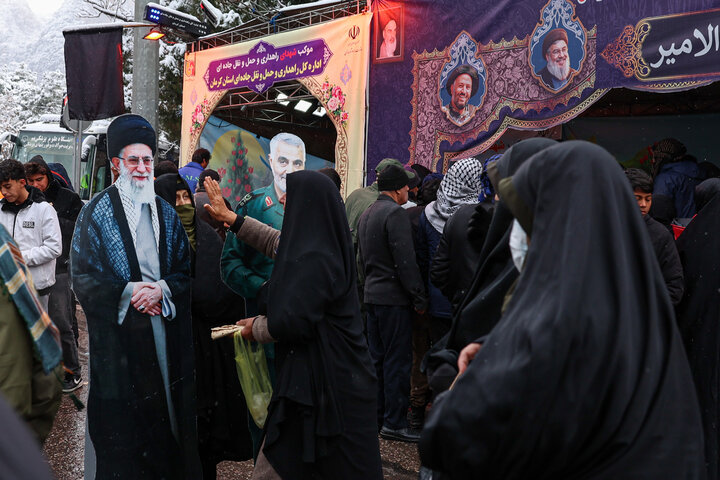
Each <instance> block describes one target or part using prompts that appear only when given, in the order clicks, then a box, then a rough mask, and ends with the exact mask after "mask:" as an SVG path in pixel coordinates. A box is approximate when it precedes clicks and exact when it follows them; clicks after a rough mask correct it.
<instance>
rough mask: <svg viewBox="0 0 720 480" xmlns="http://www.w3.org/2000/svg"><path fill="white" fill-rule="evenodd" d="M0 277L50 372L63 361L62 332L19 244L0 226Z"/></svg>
mask: <svg viewBox="0 0 720 480" xmlns="http://www.w3.org/2000/svg"><path fill="white" fill-rule="evenodd" d="M0 277H2V280H3V282H4V284H5V287H4V290H5V291H6V292H7V293H8V294H10V298H11V299H12V301H13V303H14V304H15V307H16V308H17V309H18V312H20V316H21V317H23V319H24V320H25V324H26V325H27V329H28V331H29V332H30V336H31V337H32V339H33V343H34V344H35V353H36V354H37V355H38V358H39V359H40V361H41V362H42V366H43V370H44V371H45V373H46V374H49V373H50V372H51V371H52V370H53V369H54V368H55V367H57V366H58V364H59V363H60V361H61V360H62V349H61V348H60V333H59V332H58V329H57V327H55V325H53V323H52V321H51V320H50V317H49V316H48V314H47V312H45V311H44V310H43V308H42V307H41V306H40V301H39V300H38V297H37V292H36V291H35V285H34V284H33V281H32V276H31V275H30V272H29V271H28V269H27V266H26V265H25V260H23V257H22V254H21V253H20V249H19V248H18V246H17V244H16V243H15V241H14V240H13V238H12V237H11V236H10V234H9V233H8V232H7V230H5V228H4V227H3V226H2V225H0Z"/></svg>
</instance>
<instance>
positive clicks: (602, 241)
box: [420, 141, 703, 480]
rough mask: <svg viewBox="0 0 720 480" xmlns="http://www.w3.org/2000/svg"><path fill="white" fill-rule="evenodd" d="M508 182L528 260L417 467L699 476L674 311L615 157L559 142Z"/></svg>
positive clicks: (442, 409)
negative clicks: (525, 216)
mask: <svg viewBox="0 0 720 480" xmlns="http://www.w3.org/2000/svg"><path fill="white" fill-rule="evenodd" d="M506 186H507V185H506ZM500 187H501V190H500V195H501V197H502V198H504V199H506V200H507V198H508V197H507V195H506V194H507V193H508V192H509V191H510V190H511V189H512V190H515V191H516V193H517V196H515V198H516V199H517V201H516V202H514V204H512V205H509V207H510V208H511V209H512V211H513V213H516V212H520V211H521V210H522V208H521V207H520V205H519V203H520V202H522V203H523V204H524V206H525V207H526V208H527V209H528V210H529V211H530V212H532V232H531V242H530V246H529V250H528V255H527V259H526V262H525V266H524V268H523V271H522V273H521V275H520V278H519V282H518V284H517V288H516V289H515V293H514V295H513V298H512V300H511V301H510V303H509V304H508V306H507V309H506V311H505V312H504V314H503V317H502V319H501V320H500V322H499V323H498V324H497V326H496V327H495V328H494V329H493V330H492V332H491V333H490V334H489V335H488V336H487V338H486V341H485V343H484V344H483V346H482V348H481V349H480V351H479V352H478V354H477V355H476V357H475V359H474V360H473V361H472V363H471V364H470V366H469V368H468V370H467V371H466V372H465V374H464V375H463V376H461V377H460V378H459V380H458V381H457V383H456V384H455V387H454V389H453V390H451V391H449V392H447V393H445V394H443V395H442V396H441V397H439V398H438V399H437V400H436V402H435V403H434V404H433V409H432V410H431V412H430V418H429V419H428V421H427V422H426V424H425V429H424V430H423V434H422V438H421V441H420V454H421V458H422V460H423V462H424V463H425V464H427V465H428V466H430V467H433V468H434V469H436V470H444V471H447V472H449V473H451V476H452V477H453V478H473V477H476V476H477V475H478V472H481V473H482V476H483V478H484V479H504V480H513V479H525V478H534V479H559V478H563V479H566V478H567V479H569V478H573V479H575V478H578V479H579V478H582V479H609V478H612V479H631V478H632V479H635V478H683V479H699V478H703V458H702V438H701V425H700V418H699V414H698V409H697V400H696V398H695V395H694V392H693V386H692V379H691V377H690V372H689V369H688V365H687V360H686V359H685V354H684V351H683V348H682V344H681V341H680V336H679V335H678V332H677V328H676V327H675V319H674V315H673V310H672V305H671V303H670V298H669V296H668V293H667V289H666V287H665V283H664V281H663V277H662V274H661V272H660V268H659V266H658V263H657V260H656V258H655V255H654V253H653V251H652V247H651V244H650V240H649V238H648V233H647V227H646V226H645V224H644V222H643V221H642V218H641V216H640V212H639V211H638V209H637V204H636V202H635V199H634V197H633V194H632V191H631V190H630V187H629V185H628V182H627V179H626V178H625V176H624V174H623V172H622V170H621V169H620V168H619V167H618V165H617V162H616V161H615V159H614V158H613V157H612V156H611V155H610V154H609V153H607V152H606V151H605V150H603V149H602V148H601V147H598V146H596V145H593V144H590V143H587V142H580V141H570V142H565V143H562V144H559V145H557V146H554V147H551V148H548V149H545V150H543V151H541V152H540V153H538V154H536V155H534V156H533V157H532V158H531V159H530V160H529V161H528V162H526V163H525V164H523V165H522V166H521V167H520V168H519V169H518V171H517V173H516V174H515V175H514V176H513V177H512V179H511V181H510V184H509V188H505V189H504V188H502V187H503V185H502V183H501V185H500ZM526 228H528V225H527V224H526Z"/></svg>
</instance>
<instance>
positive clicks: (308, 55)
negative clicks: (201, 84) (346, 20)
mask: <svg viewBox="0 0 720 480" xmlns="http://www.w3.org/2000/svg"><path fill="white" fill-rule="evenodd" d="M331 56H332V52H331V51H330V49H329V48H328V46H327V44H326V43H325V41H324V40H322V39H320V40H311V41H309V42H303V43H296V44H293V45H287V46H284V47H277V48H276V47H275V46H274V45H271V44H269V43H267V42H258V44H257V45H255V46H254V47H252V48H251V49H250V52H248V54H247V55H239V56H237V57H230V58H225V59H221V60H214V61H212V62H210V66H209V67H208V70H207V72H205V76H204V78H205V83H206V84H207V86H208V89H209V90H229V89H231V88H238V87H249V88H250V89H251V90H254V91H256V92H258V93H261V92H264V91H265V90H267V89H268V88H270V87H271V86H272V85H273V84H274V83H275V82H279V81H282V80H293V79H296V78H302V77H312V76H315V75H320V74H321V73H322V72H323V71H324V70H325V66H326V65H327V63H328V60H329V59H330V57H331Z"/></svg>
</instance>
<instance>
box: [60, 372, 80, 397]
mask: <svg viewBox="0 0 720 480" xmlns="http://www.w3.org/2000/svg"><path fill="white" fill-rule="evenodd" d="M80 387H82V377H81V376H80V375H66V376H65V381H64V382H63V390H62V391H63V393H70V392H74V391H75V390H77V389H78V388H80Z"/></svg>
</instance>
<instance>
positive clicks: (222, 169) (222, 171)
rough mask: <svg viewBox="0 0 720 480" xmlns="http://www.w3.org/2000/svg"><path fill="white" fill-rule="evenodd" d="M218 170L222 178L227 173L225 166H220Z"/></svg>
mask: <svg viewBox="0 0 720 480" xmlns="http://www.w3.org/2000/svg"><path fill="white" fill-rule="evenodd" d="M217 172H218V175H220V178H222V177H224V176H225V174H226V173H227V170H226V169H224V168H218V171H217Z"/></svg>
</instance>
